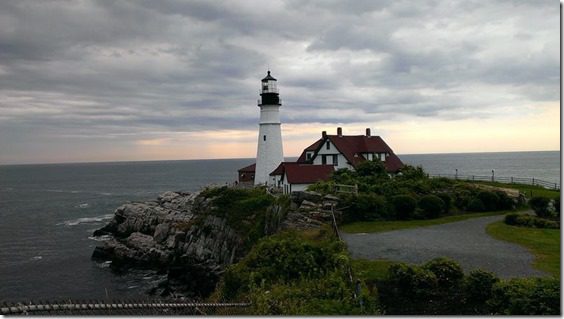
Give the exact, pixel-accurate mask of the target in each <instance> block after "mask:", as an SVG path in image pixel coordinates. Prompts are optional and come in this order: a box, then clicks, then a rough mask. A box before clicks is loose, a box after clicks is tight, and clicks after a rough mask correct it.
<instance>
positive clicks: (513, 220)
mask: <svg viewBox="0 0 564 319" xmlns="http://www.w3.org/2000/svg"><path fill="white" fill-rule="evenodd" d="M518 218H519V215H518V214H507V215H505V219H504V222H505V223H506V224H507V225H517V219H518Z"/></svg>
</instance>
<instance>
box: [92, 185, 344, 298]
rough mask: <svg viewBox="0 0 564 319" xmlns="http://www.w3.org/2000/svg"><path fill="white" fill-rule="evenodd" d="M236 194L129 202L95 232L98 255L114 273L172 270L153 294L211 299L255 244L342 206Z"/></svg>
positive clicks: (305, 196) (305, 197)
mask: <svg viewBox="0 0 564 319" xmlns="http://www.w3.org/2000/svg"><path fill="white" fill-rule="evenodd" d="M251 192H252V191H251ZM214 194H215V195H214ZM236 195H237V190H229V189H214V190H211V191H208V192H201V193H183V192H166V193H163V194H161V195H160V196H159V197H158V198H157V200H155V201H146V202H135V203H127V204H124V205H122V206H120V207H118V208H117V209H116V211H115V215H114V218H113V219H112V220H111V221H110V222H109V223H108V224H107V225H106V226H104V227H103V228H101V229H99V230H96V231H95V232H94V235H95V236H105V237H108V238H109V239H108V240H106V241H104V242H103V244H102V245H101V246H98V247H96V248H95V250H94V252H93V254H92V258H93V259H94V260H97V261H103V262H109V261H110V262H111V268H112V269H114V270H115V271H125V270H127V269H128V268H130V267H135V268H142V269H143V268H145V269H157V270H159V271H160V272H162V273H163V274H165V273H166V274H167V280H166V282H162V283H161V284H159V286H158V287H155V288H154V289H152V291H151V293H155V294H161V295H168V294H182V295H189V296H190V297H192V298H193V297H197V296H206V295H207V294H209V293H211V292H212V291H213V289H214V288H215V284H216V283H217V281H218V280H219V278H220V276H221V275H222V274H223V272H224V269H225V267H226V266H227V265H230V264H232V263H235V262H237V261H238V260H239V259H240V258H242V257H244V255H245V254H246V253H247V250H248V249H249V248H250V246H251V245H252V242H253V240H254V241H256V240H258V238H260V237H262V236H266V235H269V234H273V233H275V232H277V231H278V230H280V229H307V228H319V227H321V226H322V225H323V224H330V223H331V222H332V220H333V217H332V214H331V210H332V209H333V207H334V206H335V205H336V202H337V198H336V197H333V196H323V195H321V194H318V193H315V192H296V193H294V194H293V195H292V197H291V199H290V203H289V205H288V200H287V198H286V199H284V200H282V199H280V200H278V199H274V198H273V197H269V195H265V194H264V193H260V192H258V193H257V192H256V191H255V193H248V194H247V195H245V196H250V197H249V198H247V199H246V200H243V201H242V202H239V203H235V202H231V201H232V200H234V201H236V200H237V196H239V195H241V194H239V195H237V196H236ZM218 196H219V197H218ZM221 196H223V197H221ZM230 196H231V197H230ZM264 196H267V198H270V199H268V200H267V202H266V203H267V204H266V205H268V206H262V207H263V210H260V209H259V210H258V211H256V212H254V211H249V210H252V208H251V207H255V208H256V207H257V205H258V206H260V205H263V204H261V203H264V201H263V200H264ZM218 198H220V199H221V200H217V199H218ZM227 198H230V199H229V200H227ZM241 203H246V205H250V206H249V210H247V209H246V208H243V209H242V208H241V206H240V205H242V204H241ZM249 203H250V204H249ZM237 205H239V206H237ZM237 214H238V215H237ZM336 215H337V216H340V214H339V212H337V213H336ZM234 216H237V217H234ZM234 227H235V228H234ZM251 237H252V238H254V239H251Z"/></svg>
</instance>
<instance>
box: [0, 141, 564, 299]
mask: <svg viewBox="0 0 564 319" xmlns="http://www.w3.org/2000/svg"><path fill="white" fill-rule="evenodd" d="M400 158H401V159H402V161H404V162H405V163H407V164H411V165H421V166H423V168H424V169H425V170H426V171H428V172H429V173H432V174H454V172H455V169H458V174H460V175H490V174H491V170H492V169H493V170H495V174H496V176H515V177H535V178H538V179H543V180H546V181H551V182H560V152H559V151H551V152H510V153H466V154H423V155H400ZM289 160H292V159H289ZM294 160H295V158H294ZM252 162H253V159H223V160H190V161H154V162H113V163H85V164H45V165H6V166H0V221H1V222H0V303H1V302H3V301H29V300H62V299H68V298H73V299H94V298H96V299H103V298H105V297H106V296H107V297H110V298H132V297H146V295H145V293H144V292H145V290H146V289H148V288H149V287H150V286H151V285H153V284H154V283H156V282H158V281H159V280H161V279H163V277H162V275H159V274H157V273H154V272H150V271H137V272H129V273H127V274H124V275H117V274H114V273H112V272H111V271H110V270H109V268H108V265H107V264H103V263H96V262H93V261H91V260H90V256H91V254H92V251H93V249H94V247H95V246H96V244H97V242H96V240H95V238H93V237H91V236H92V232H93V231H94V230H95V229H98V228H100V227H102V226H103V225H105V224H106V223H107V222H108V221H109V220H110V219H111V218H112V216H113V211H114V210H115V209H116V208H117V207H118V206H119V205H121V204H123V203H125V202H127V201H140V200H152V199H155V198H156V196H157V195H158V194H160V193H162V192H165V191H168V190H173V191H180V190H181V191H197V190H200V189H201V188H202V187H203V186H205V185H209V184H218V185H222V184H225V183H231V182H233V181H235V180H236V178H237V169H238V168H241V167H243V166H246V165H249V164H251V163H252Z"/></svg>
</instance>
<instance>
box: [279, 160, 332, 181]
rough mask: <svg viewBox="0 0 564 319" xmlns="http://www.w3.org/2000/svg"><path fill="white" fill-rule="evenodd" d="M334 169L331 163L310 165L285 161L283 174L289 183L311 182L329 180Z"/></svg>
mask: <svg viewBox="0 0 564 319" xmlns="http://www.w3.org/2000/svg"><path fill="white" fill-rule="evenodd" d="M334 171H335V168H334V166H333V165H311V164H302V163H286V164H285V165H284V174H285V175H286V179H287V180H288V183H290V184H313V183H315V182H318V181H326V180H329V178H330V177H331V174H333V172H334Z"/></svg>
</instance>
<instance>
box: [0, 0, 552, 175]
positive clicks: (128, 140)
mask: <svg viewBox="0 0 564 319" xmlns="http://www.w3.org/2000/svg"><path fill="white" fill-rule="evenodd" d="M559 45H560V42H559V3H558V2H557V1H551V0H546V1H538V0H534V1H533V0H531V1H518V0H514V1H510V0H506V1H502V0H497V1H470V0H464V1H448V0H445V1H439V0H429V1H401V0H391V1H385V0H378V1H373V0H356V1H337V0H327V1H317V0H286V1H270V0H269V1H244V0H241V1H232V0H230V1H188V0H186V1H180V0H178V1H176V0H171V1H153V0H145V1H125V0H121V1H120V0H118V1H63V0H60V1H35V0H33V1H26V0H13V1H10V0H6V1H1V2H0V164H9V163H49V162H83V161H87V162H90V161H114V160H159V159H196V158H235V157H254V156H255V154H256V141H257V131H258V124H257V123H258V116H259V108H258V107H257V106H256V100H257V98H258V97H259V96H258V90H259V84H260V79H261V78H262V77H264V75H265V73H266V70H267V68H270V69H271V70H272V74H273V75H274V76H275V77H276V78H277V79H278V85H279V89H280V95H281V98H282V103H283V106H282V108H281V117H282V121H283V131H282V134H283V138H284V153H285V155H286V156H297V155H298V154H299V153H300V152H301V150H302V149H303V148H304V147H306V146H308V145H309V144H311V143H312V142H313V141H315V140H316V139H317V138H318V137H319V136H320V135H321V131H322V130H326V131H328V132H329V133H333V134H334V132H335V131H336V127H337V126H341V127H343V131H344V133H345V134H363V133H364V129H365V128H366V127H370V128H371V129H372V132H373V134H374V135H380V136H382V137H383V138H384V139H385V140H386V141H387V142H388V144H390V146H391V147H392V148H393V149H394V150H395V152H396V153H399V154H412V153H441V152H442V153H452V152H482V151H513V150H518V151H521V150H558V149H560V135H559V130H560V107H559V67H560V62H559Z"/></svg>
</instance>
